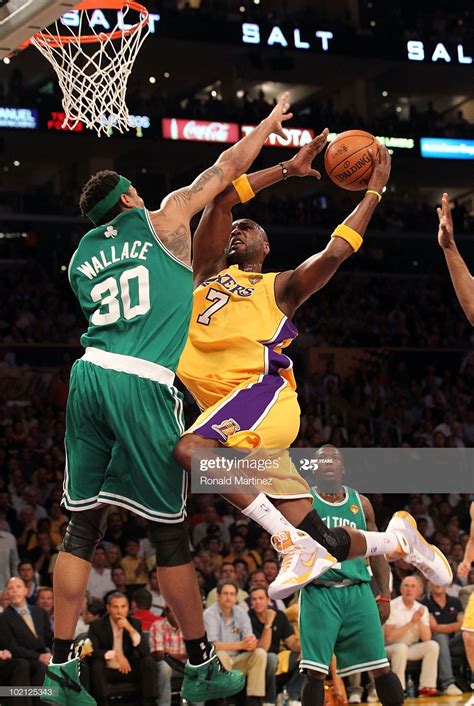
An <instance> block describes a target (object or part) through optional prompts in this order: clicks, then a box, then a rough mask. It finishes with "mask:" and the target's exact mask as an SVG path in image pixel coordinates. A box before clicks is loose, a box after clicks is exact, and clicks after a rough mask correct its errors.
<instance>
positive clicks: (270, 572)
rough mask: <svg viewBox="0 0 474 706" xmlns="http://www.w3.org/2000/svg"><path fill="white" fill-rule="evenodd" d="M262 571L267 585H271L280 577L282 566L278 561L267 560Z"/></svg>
mask: <svg viewBox="0 0 474 706" xmlns="http://www.w3.org/2000/svg"><path fill="white" fill-rule="evenodd" d="M262 571H263V573H264V574H265V579H266V581H267V584H268V585H270V584H271V583H272V581H274V580H275V579H276V577H277V576H278V572H279V571H280V565H279V563H278V561H277V560H276V559H265V561H264V562H263V564H262Z"/></svg>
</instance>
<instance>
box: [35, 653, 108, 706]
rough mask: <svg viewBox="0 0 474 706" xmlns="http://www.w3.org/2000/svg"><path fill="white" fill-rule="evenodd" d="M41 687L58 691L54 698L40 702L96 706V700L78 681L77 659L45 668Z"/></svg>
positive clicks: (72, 705) (67, 705)
mask: <svg viewBox="0 0 474 706" xmlns="http://www.w3.org/2000/svg"><path fill="white" fill-rule="evenodd" d="M43 687H44V688H45V689H48V688H49V689H55V690H56V689H58V688H59V693H58V694H57V695H55V696H47V695H46V694H45V695H44V696H43V697H42V698H41V701H52V702H53V703H55V704H63V705H64V706H97V703H96V700H95V699H93V698H92V696H91V695H90V694H89V693H88V692H87V691H86V690H85V689H84V687H83V686H82V684H81V682H80V681H79V658H78V657H76V659H71V660H69V662H64V663H63V664H49V665H48V667H47V668H46V676H45V678H44V682H43Z"/></svg>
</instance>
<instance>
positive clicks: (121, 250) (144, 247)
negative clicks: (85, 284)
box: [76, 240, 153, 279]
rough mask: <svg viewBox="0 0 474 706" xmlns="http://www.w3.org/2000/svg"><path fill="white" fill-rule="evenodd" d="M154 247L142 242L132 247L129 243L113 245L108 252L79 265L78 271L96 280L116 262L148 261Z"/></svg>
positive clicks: (134, 243)
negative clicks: (100, 273) (149, 252)
mask: <svg viewBox="0 0 474 706" xmlns="http://www.w3.org/2000/svg"><path fill="white" fill-rule="evenodd" d="M152 246H153V243H150V242H145V243H142V241H141V240H135V241H134V242H133V243H132V245H131V246H130V243H129V242H125V243H124V244H123V246H119V245H111V246H110V248H109V249H108V250H107V251H105V250H99V252H98V255H97V256H96V255H93V256H92V257H91V258H90V261H89V260H85V262H83V263H82V264H81V265H78V267H77V268H76V269H77V270H78V271H79V272H81V273H82V274H83V275H85V276H86V277H87V278H88V279H94V277H97V275H98V274H99V272H102V271H103V270H105V268H106V267H110V265H113V264H114V263H115V262H121V261H122V260H146V259H147V253H148V250H149V249H150V248H151V247H152Z"/></svg>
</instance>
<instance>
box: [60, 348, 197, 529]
mask: <svg viewBox="0 0 474 706" xmlns="http://www.w3.org/2000/svg"><path fill="white" fill-rule="evenodd" d="M183 431H184V420H183V404H182V395H181V393H180V392H178V390H177V389H176V388H174V387H170V386H168V385H163V384H161V383H159V382H155V381H154V380H149V379H147V378H142V377H139V376H138V375H131V374H128V373H123V372H117V371H115V370H107V369H104V368H102V367H99V366H98V365H95V364H94V363H90V362H88V361H84V360H78V361H76V362H75V363H74V365H73V368H72V370H71V379H70V387H69V398H68V403H67V410H66V436H65V445H66V469H65V477H64V496H63V505H64V506H65V507H66V508H67V509H68V510H88V509H89V508H93V507H97V506H99V505H101V504H103V503H107V504H112V505H120V506H121V507H124V508H126V509H127V510H131V511H132V512H135V513H136V514H137V515H142V517H146V518H147V519H148V520H152V521H155V522H167V523H174V522H181V521H182V520H183V519H184V517H185V515H186V490H187V474H186V473H185V472H184V471H183V470H182V469H181V468H180V466H179V465H178V464H177V462H176V461H175V460H174V458H173V447H174V445H175V444H176V443H177V441H178V440H179V438H180V436H181V434H182V432H183Z"/></svg>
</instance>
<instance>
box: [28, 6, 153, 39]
mask: <svg viewBox="0 0 474 706" xmlns="http://www.w3.org/2000/svg"><path fill="white" fill-rule="evenodd" d="M124 9H127V10H135V12H137V13H138V14H139V15H140V19H139V20H138V22H136V23H135V24H133V25H132V26H131V27H127V28H126V29H117V28H116V27H115V28H114V30H113V31H112V32H100V34H84V35H83V34H78V35H73V34H50V33H48V34H45V33H44V32H43V31H40V32H37V33H36V34H34V35H33V37H30V38H29V39H26V40H25V41H24V42H23V43H22V44H20V46H19V49H26V47H28V46H30V45H31V44H32V39H34V40H35V41H36V42H37V43H38V44H43V45H45V46H46V45H47V46H49V47H51V48H59V47H61V46H64V45H65V44H94V43H96V42H104V41H107V40H108V41H114V40H115V39H121V38H122V37H128V36H130V35H132V34H135V32H137V31H138V30H139V29H141V28H142V27H143V26H144V25H146V24H147V23H148V10H147V9H146V7H144V6H143V5H141V4H140V3H139V2H136V0H82V2H80V3H78V4H77V5H76V6H75V7H74V10H119V11H120V10H124Z"/></svg>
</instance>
